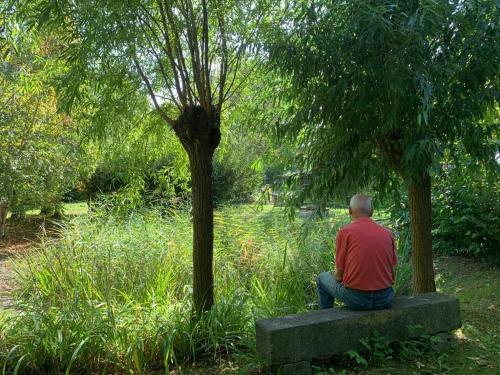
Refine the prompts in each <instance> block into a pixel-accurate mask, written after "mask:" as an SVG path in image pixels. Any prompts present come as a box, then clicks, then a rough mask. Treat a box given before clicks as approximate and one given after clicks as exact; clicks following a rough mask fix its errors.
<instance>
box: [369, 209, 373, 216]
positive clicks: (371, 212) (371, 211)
mask: <svg viewBox="0 0 500 375" xmlns="http://www.w3.org/2000/svg"><path fill="white" fill-rule="evenodd" d="M372 215H373V208H372V209H371V210H370V215H368V217H372Z"/></svg>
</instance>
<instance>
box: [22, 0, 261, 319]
mask: <svg viewBox="0 0 500 375" xmlns="http://www.w3.org/2000/svg"><path fill="white" fill-rule="evenodd" d="M22 10H23V15H24V16H25V17H27V18H28V19H29V20H30V21H31V22H32V23H33V24H34V25H36V26H37V27H42V28H48V29H49V30H51V31H52V32H54V33H56V34H57V35H59V36H60V37H61V39H62V43H61V51H62V53H61V57H62V58H63V59H65V61H66V62H67V74H66V76H65V77H64V80H63V81H62V82H61V95H62V97H64V98H66V100H65V102H66V103H68V108H69V107H70V106H71V105H72V104H75V103H78V100H80V103H81V100H85V94H86V91H87V92H89V91H90V92H92V94H93V95H96V92H97V93H98V95H102V97H103V98H104V99H103V103H106V105H109V106H110V108H111V109H112V107H113V106H114V101H115V100H116V101H117V102H120V103H124V102H125V103H126V97H127V95H128V94H129V93H128V92H121V91H120V87H123V86H125V87H129V86H130V85H123V83H124V82H125V81H127V82H130V81H132V82H136V83H137V85H136V87H135V89H137V90H142V91H143V92H144V94H145V95H148V96H149V99H150V102H151V106H152V107H153V108H154V111H156V113H157V114H158V115H159V116H161V118H162V119H163V121H164V123H165V125H166V126H168V127H169V128H171V129H172V131H174V132H175V134H176V135H177V137H178V139H179V140H180V142H181V144H182V146H183V147H184V149H185V151H186V152H187V154H188V156H189V162H190V170H191V181H192V207H193V210H192V213H193V297H194V308H195V310H196V311H201V310H207V309H209V308H210V307H211V306H212V305H213V301H214V297H213V283H214V281H213V269H212V259H213V203H212V157H213V154H214V151H215V149H216V148H217V146H218V145H219V142H220V139H221V131H220V125H221V113H222V110H223V105H224V103H225V102H226V101H227V100H228V98H229V97H230V96H231V95H232V93H233V92H234V91H235V90H236V89H237V88H238V83H237V81H238V76H241V74H242V72H241V69H240V67H241V61H242V57H243V56H244V55H245V54H246V53H247V52H248V48H247V46H248V42H249V40H250V39H251V38H252V37H253V36H254V29H255V27H254V26H255V23H256V22H258V19H259V18H258V17H257V16H256V13H257V12H258V9H257V7H255V6H254V5H253V4H252V2H251V1H246V0H211V1H207V0H168V1H164V0H146V1H144V0H127V1H114V0H96V1H69V0H62V1H57V2H55V1H50V0H36V1H26V2H24V5H23V9H22ZM139 82H140V84H139ZM95 121H96V122H99V119H98V118H95ZM104 125H105V124H104Z"/></svg>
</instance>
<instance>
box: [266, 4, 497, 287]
mask: <svg viewBox="0 0 500 375" xmlns="http://www.w3.org/2000/svg"><path fill="white" fill-rule="evenodd" d="M276 11H277V17H276V19H277V20H279V24H278V25H276V27H275V30H277V31H276V32H272V33H270V40H269V41H268V44H269V50H270V57H271V62H272V63H273V66H274V67H275V69H276V70H277V71H278V72H279V73H280V74H282V76H284V77H286V79H285V81H286V85H287V87H288V89H287V92H286V94H285V98H286V100H287V101H288V103H289V105H288V107H287V108H288V109H289V111H288V112H287V115H289V120H288V121H286V122H282V123H281V124H280V125H279V126H278V131H279V134H280V135H283V136H284V137H290V138H292V139H294V140H296V139H297V140H298V142H299V143H300V145H301V147H302V151H303V152H302V153H301V158H300V160H298V162H299V163H300V165H301V166H302V168H303V170H305V171H306V172H308V174H309V175H310V176H311V178H312V181H311V184H309V185H308V187H307V188H306V193H308V194H313V195H317V196H322V195H324V194H328V193H331V192H333V191H335V189H337V188H338V187H339V186H341V185H343V186H344V187H350V188H354V187H356V186H358V187H359V186H360V185H361V186H363V185H364V186H366V185H367V184H369V183H370V182H372V181H374V180H377V181H378V182H379V183H381V184H380V185H384V184H385V185H386V187H387V182H388V181H390V180H391V178H392V177H391V176H392V175H396V176H399V177H398V178H401V179H402V180H403V181H404V184H405V186H406V189H407V193H408V197H409V209H410V226H411V237H412V263H413V277H414V292H416V293H421V292H429V291H434V290H435V282H434V271H433V261H432V236H431V174H430V173H431V170H432V168H433V167H435V166H436V161H437V160H438V159H439V157H440V155H442V152H443V150H445V149H447V148H448V149H451V150H452V149H453V148H454V146H455V144H456V142H457V141H461V142H463V143H464V144H465V146H466V148H467V151H468V152H469V153H471V154H472V155H474V156H476V157H479V158H483V159H486V158H488V157H489V158H490V159H493V158H494V155H495V151H494V150H491V148H488V147H486V146H485V145H486V142H484V141H485V140H486V139H487V138H488V137H490V136H491V134H492V131H493V128H494V126H495V125H496V124H495V123H494V121H493V122H490V123H488V122H487V121H486V120H482V119H483V118H484V117H485V116H484V115H485V113H486V112H487V111H488V108H491V106H492V105H494V103H495V102H496V100H497V99H498V83H499V71H500V70H499V68H500V60H499V59H498V53H499V48H500V47H499V44H498V29H497V27H498V24H497V21H498V18H497V17H498V15H497V12H498V9H497V8H496V6H495V4H494V2H485V1H476V0H470V1H468V0H465V1H462V0H451V1H435V0H425V1H407V0H404V1H397V0H394V1H378V0H377V1H375V0H370V1H366V0H347V1H345V0H339V1H336V0H335V1H317V0H315V1H300V2H296V3H294V5H292V6H281V7H277V8H276ZM450 214H451V213H450Z"/></svg>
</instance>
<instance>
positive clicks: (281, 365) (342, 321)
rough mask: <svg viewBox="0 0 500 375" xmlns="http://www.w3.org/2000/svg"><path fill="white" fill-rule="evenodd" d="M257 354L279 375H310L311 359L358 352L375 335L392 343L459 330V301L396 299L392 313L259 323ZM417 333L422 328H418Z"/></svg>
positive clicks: (323, 313) (327, 313)
mask: <svg viewBox="0 0 500 375" xmlns="http://www.w3.org/2000/svg"><path fill="white" fill-rule="evenodd" d="M255 325H256V334H257V337H256V338H257V351H258V352H259V354H260V355H261V356H262V357H263V358H264V359H265V360H266V362H267V364H268V365H269V366H270V367H271V368H272V369H274V370H277V369H280V371H279V372H280V373H281V374H310V373H311V367H310V361H311V360H312V359H326V358H329V357H331V356H333V355H334V354H338V353H344V352H347V351H349V350H360V349H362V344H361V343H360V340H362V339H363V338H367V337H370V335H372V334H373V332H374V331H375V330H376V331H377V332H378V333H379V334H380V336H383V337H384V338H386V339H387V340H388V341H389V342H395V341H402V340H406V339H410V338H416V337H419V336H421V335H424V334H426V335H434V334H438V333H441V332H449V331H451V330H454V329H456V328H459V327H460V326H461V322H460V306H459V303H458V299H457V298H456V297H454V296H448V295H444V294H439V293H427V294H421V295H418V296H410V297H397V298H395V299H394V302H393V307H392V308H391V309H388V310H377V311H352V310H347V309H345V308H335V309H328V310H320V311H312V312H308V313H305V314H297V315H289V316H284V317H279V318H272V319H264V320H259V321H257V322H256V324H255ZM417 327H418V328H417Z"/></svg>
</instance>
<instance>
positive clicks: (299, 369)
mask: <svg viewBox="0 0 500 375" xmlns="http://www.w3.org/2000/svg"><path fill="white" fill-rule="evenodd" d="M277 373H278V374H279V375H311V374H312V371H311V363H310V362H309V361H302V362H295V363H287V364H286V365H283V366H281V367H280V368H279V370H278V371H277Z"/></svg>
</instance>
